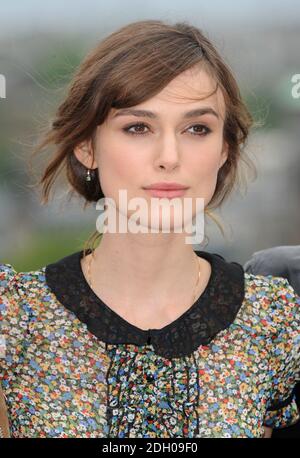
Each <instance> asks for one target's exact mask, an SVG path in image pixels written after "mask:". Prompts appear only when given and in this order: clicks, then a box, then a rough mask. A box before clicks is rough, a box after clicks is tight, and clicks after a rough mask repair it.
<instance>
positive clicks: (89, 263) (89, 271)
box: [88, 251, 201, 304]
mask: <svg viewBox="0 0 300 458" xmlns="http://www.w3.org/2000/svg"><path fill="white" fill-rule="evenodd" d="M195 256H196V258H197V261H196V262H198V278H197V282H196V285H195V288H194V294H193V300H192V304H193V303H194V302H195V299H196V295H197V287H198V284H199V280H200V275H201V269H200V258H199V256H197V255H195ZM92 259H94V251H92V254H91V257H90V259H89V262H88V281H89V285H90V287H91V289H93V286H92V276H91V264H92Z"/></svg>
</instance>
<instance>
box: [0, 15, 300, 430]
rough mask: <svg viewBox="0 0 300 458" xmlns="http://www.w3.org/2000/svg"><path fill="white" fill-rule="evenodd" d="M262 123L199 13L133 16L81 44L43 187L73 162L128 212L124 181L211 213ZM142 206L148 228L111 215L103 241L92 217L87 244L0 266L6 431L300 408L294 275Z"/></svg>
mask: <svg viewBox="0 0 300 458" xmlns="http://www.w3.org/2000/svg"><path fill="white" fill-rule="evenodd" d="M128 109H130V110H131V111H128ZM132 110H134V111H132ZM138 110H139V111H138ZM251 123H252V121H251V116H250V114H249V112H248V111H247V108H246V107H245V105H244V103H243V101H242V99H241V96H240V92H239V89H238V86H237V83H236V81H235V79H234V77H233V75H232V72H231V71H230V69H229V67H228V66H227V65H226V64H225V63H224V61H223V59H222V58H221V56H220V55H219V53H218V52H217V50H216V49H215V47H214V46H213V44H212V43H211V42H210V41H209V40H208V39H207V38H206V37H205V36H204V35H203V34H202V32H201V31H200V30H198V29H197V28H195V27H193V26H191V25H189V24H187V23H178V24H175V25H169V24H166V23H163V22H162V21H156V20H149V21H140V22H136V23H132V24H129V25H127V26H125V27H122V28H121V29H120V30H118V31H116V32H114V33H112V34H111V35H110V36H108V37H107V38H105V39H104V40H102V41H101V42H100V44H99V45H98V46H97V47H96V48H95V49H94V50H92V51H91V52H90V53H89V55H88V56H87V57H86V59H85V60H84V61H83V63H82V64H81V66H80V67H79V69H78V71H77V73H76V74H75V76H74V78H73V81H72V82H71V85H70V87H69V91H68V94H67V95H66V98H65V100H64V101H63V103H62V104H61V105H60V107H59V108H58V111H57V114H56V117H55V119H54V120H53V123H52V128H51V130H50V132H49V133H48V134H47V136H46V138H45V139H44V140H43V141H42V142H41V144H40V145H39V146H38V148H37V150H36V151H37V152H38V151H41V150H42V149H43V148H45V147H48V146H50V145H55V151H54V153H53V154H54V155H53V157H52V158H51V160H50V162H49V164H48V165H47V167H46V169H45V171H44V174H43V176H42V178H41V184H42V186H43V202H44V203H46V202H47V201H48V199H49V193H50V190H51V188H52V185H53V182H54V180H55V178H56V176H57V175H58V173H59V171H61V170H65V172H66V176H67V179H68V182H69V184H70V185H71V194H73V193H74V192H76V193H78V194H79V195H80V196H82V197H83V198H84V201H85V203H86V204H87V203H92V202H97V201H98V200H99V199H100V198H101V197H103V196H105V197H107V198H110V199H111V201H113V202H115V205H116V207H117V210H118V212H117V217H118V222H120V221H121V222H123V223H124V219H125V220H128V221H129V220H130V218H131V217H132V216H133V213H132V211H131V210H132V207H130V206H128V208H125V210H124V208H123V207H122V208H121V205H120V204H119V199H118V191H119V190H125V191H126V192H127V197H128V201H130V202H133V199H134V198H136V197H138V198H140V199H141V201H142V202H143V203H145V202H146V203H147V204H149V205H150V203H152V201H153V200H155V201H156V202H157V199H154V197H161V196H163V197H167V199H166V200H167V201H169V200H168V199H171V198H172V197H174V196H175V195H176V196H179V202H181V201H183V200H184V199H186V198H190V199H192V201H193V207H192V214H191V215H190V216H192V217H193V218H194V217H195V215H196V213H197V212H196V207H195V200H196V198H199V197H200V198H201V199H203V200H202V202H204V205H203V208H204V209H205V216H211V215H212V213H211V211H210V210H211V209H213V208H217V207H218V206H220V204H221V203H222V202H223V201H224V200H225V198H227V197H228V196H229V194H230V192H231V190H232V189H234V187H235V185H236V184H237V182H238V166H239V165H240V164H241V162H242V161H244V162H245V163H247V159H246V155H245V152H244V151H243V147H244V145H245V143H246V140H247V136H248V132H249V128H250V126H251ZM161 182H164V183H167V184H170V183H172V182H173V183H174V182H175V183H177V184H176V185H175V187H176V186H177V191H174V190H173V191H172V192H171V191H170V190H169V191H167V190H166V189H164V190H162V189H161V188H162V186H161V185H157V184H155V183H161ZM153 183H154V185H153ZM178 184H179V185H181V187H182V188H184V189H181V190H178ZM151 188H152V189H151ZM158 188H160V190H159V189H158ZM171 200H172V199H171ZM177 202H178V200H177ZM147 208H149V207H147ZM147 216H148V215H145V214H142V216H141V218H140V227H141V228H144V229H145V228H148V229H149V228H151V229H153V228H154V229H155V230H157V229H158V231H157V232H156V233H155V232H151V233H149V231H148V232H147V233H146V232H138V231H133V230H132V231H129V230H127V231H122V230H115V231H113V230H111V231H107V232H106V231H104V233H103V234H102V236H101V242H100V243H99V244H98V245H97V246H96V248H95V247H94V246H93V243H92V242H95V241H96V240H97V237H95V235H96V236H97V235H99V233H97V231H96V233H95V234H93V236H92V237H91V239H90V240H89V241H88V243H87V244H86V246H85V249H80V250H79V251H76V252H74V253H71V254H70V255H68V256H65V257H63V258H61V259H59V260H57V261H55V262H53V263H51V264H48V265H47V266H43V267H41V268H40V269H39V270H38V271H31V272H16V271H15V269H14V268H13V266H12V265H10V264H2V265H1V274H0V275H1V277H0V281H1V283H0V285H1V287H2V295H1V297H2V306H1V308H0V310H1V311H3V324H2V333H3V334H4V336H5V338H6V340H7V341H8V342H9V344H8V345H7V355H6V358H5V360H4V361H3V364H2V374H1V377H2V385H3V387H4V390H5V392H6V396H7V405H8V411H9V419H10V427H11V434H12V436H13V437H146V438H149V437H170V438H172V437H229V438H234V437H253V438H254V437H264V434H265V431H266V432H267V435H270V429H271V428H272V427H273V426H274V425H276V426H278V425H280V427H285V426H287V425H289V424H291V423H293V422H295V421H296V420H297V419H298V418H299V412H298V410H297V406H296V404H295V400H294V397H293V387H294V385H295V383H296V380H297V378H298V377H299V360H298V359H297V356H296V355H297V352H298V351H299V341H298V340H299V339H298V337H299V324H300V315H299V301H300V299H299V297H298V296H297V295H296V293H295V291H294V290H293V288H292V287H291V286H290V285H289V283H288V282H287V281H286V280H285V279H283V278H280V277H277V278H276V277H271V276H268V277H264V276H255V275H250V274H249V275H248V274H246V273H245V272H244V270H243V267H242V266H241V265H240V264H239V263H237V262H228V261H226V260H225V259H224V258H223V257H222V256H221V255H219V254H217V253H210V252H206V251H202V250H195V251H194V250H193V248H192V246H191V244H189V243H186V233H187V232H188V231H187V230H186V227H185V228H184V229H185V230H184V231H182V232H176V231H175V228H176V227H177V225H178V221H177V220H176V219H175V215H174V213H172V214H171V218H170V219H171V228H170V230H169V231H167V232H163V231H162V226H163V224H164V222H165V218H163V215H162V212H160V213H159V215H158V217H157V218H156V219H154V221H153V220H151V223H149V222H148V221H147ZM187 219H189V221H190V220H191V219H192V218H187ZM175 226H176V227H175Z"/></svg>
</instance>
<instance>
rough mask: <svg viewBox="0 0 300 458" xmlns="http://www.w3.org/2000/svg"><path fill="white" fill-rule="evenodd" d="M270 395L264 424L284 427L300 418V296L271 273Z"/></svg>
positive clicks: (286, 281) (285, 281)
mask: <svg viewBox="0 0 300 458" xmlns="http://www.w3.org/2000/svg"><path fill="white" fill-rule="evenodd" d="M272 296H273V298H272V300H273V303H272V307H273V308H272V313H273V317H272V321H273V326H274V328H276V332H275V333H274V334H273V335H272V354H271V359H270V376H271V379H272V389H271V399H269V403H268V406H267V410H266V414H265V418H264V425H265V426H269V427H271V428H285V427H287V426H291V425H293V424H295V423H297V421H298V420H299V419H300V412H299V409H298V406H297V403H296V394H295V387H296V384H297V383H299V382H300V297H299V296H298V295H297V294H296V292H295V290H294V289H293V287H292V286H291V285H290V283H289V282H288V280H286V279H285V278H282V277H273V293H272Z"/></svg>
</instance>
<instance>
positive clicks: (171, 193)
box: [145, 188, 186, 199]
mask: <svg viewBox="0 0 300 458" xmlns="http://www.w3.org/2000/svg"><path fill="white" fill-rule="evenodd" d="M145 191H146V192H148V193H149V194H150V195H151V196H152V197H166V198H168V199H172V198H173V197H181V196H183V195H184V194H185V192H186V188H185V189H169V190H167V189H151V188H150V189H145Z"/></svg>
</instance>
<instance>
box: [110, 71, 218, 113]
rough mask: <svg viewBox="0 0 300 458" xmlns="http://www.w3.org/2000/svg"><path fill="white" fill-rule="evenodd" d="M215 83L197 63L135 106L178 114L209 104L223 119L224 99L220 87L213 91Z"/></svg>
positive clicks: (114, 111)
mask: <svg viewBox="0 0 300 458" xmlns="http://www.w3.org/2000/svg"><path fill="white" fill-rule="evenodd" d="M216 84H217V83H216V81H215V79H214V78H213V77H212V76H211V75H210V74H209V73H208V72H207V71H206V70H205V69H204V68H203V67H200V66H199V65H197V66H194V67H192V68H190V69H188V70H186V71H184V72H182V73H181V74H180V75H178V76H176V77H175V78H174V79H173V80H172V81H170V83H169V84H168V85H167V86H165V87H164V88H163V89H162V90H161V91H160V92H159V93H158V94H156V95H155V96H153V97H151V98H149V99H148V100H146V101H144V102H142V103H141V104H139V105H136V107H139V108H144V109H149V110H151V109H153V111H157V112H158V111H161V112H162V113H166V114H168V116H170V114H172V113H173V114H177V113H178V114H180V113H181V112H183V111H186V110H187V109H189V108H190V109H191V110H192V109H194V108H196V107H200V106H201V107H205V106H209V107H212V108H213V109H214V110H215V111H216V112H217V113H219V115H220V118H223V119H224V116H225V110H226V106H225V100H224V96H223V93H222V90H221V89H220V87H218V88H217V90H216V91H215V89H216ZM214 91H215V92H214ZM212 92H214V93H213V94H212ZM116 111H118V110H116V109H112V110H111V113H110V114H111V116H114V114H115V113H116Z"/></svg>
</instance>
